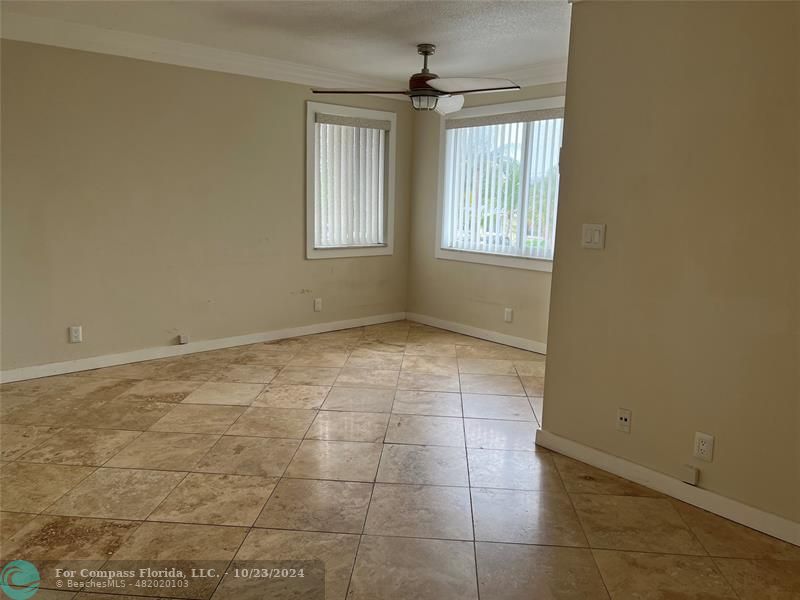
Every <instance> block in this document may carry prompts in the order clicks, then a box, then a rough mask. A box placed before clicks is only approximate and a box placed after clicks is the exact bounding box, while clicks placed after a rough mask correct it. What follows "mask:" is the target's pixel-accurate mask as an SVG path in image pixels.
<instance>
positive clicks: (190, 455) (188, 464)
mask: <svg viewBox="0 0 800 600" xmlns="http://www.w3.org/2000/svg"><path fill="white" fill-rule="evenodd" d="M218 439H219V436H218V435H213V434H207V433H168V432H163V431H145V432H144V433H142V434H141V435H140V436H139V437H138V438H137V439H136V440H135V441H134V442H132V443H131V444H130V445H128V446H127V447H126V448H124V449H123V450H121V451H120V452H119V453H118V454H116V455H115V456H114V457H113V458H112V459H111V460H109V461H108V462H107V463H106V464H105V466H106V467H121V468H126V469H165V470H171V471H190V470H192V469H193V468H194V466H195V465H196V464H197V462H198V461H199V460H200V459H201V458H202V457H203V455H204V454H205V453H206V452H208V450H209V449H210V448H211V446H213V445H214V444H215V443H216V441H217V440H218Z"/></svg>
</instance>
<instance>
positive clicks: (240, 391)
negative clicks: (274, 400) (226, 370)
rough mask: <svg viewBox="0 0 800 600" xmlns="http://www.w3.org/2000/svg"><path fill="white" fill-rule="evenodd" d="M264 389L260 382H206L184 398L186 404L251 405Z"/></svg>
mask: <svg viewBox="0 0 800 600" xmlns="http://www.w3.org/2000/svg"><path fill="white" fill-rule="evenodd" d="M263 389H264V386H263V385H261V384H258V383H224V382H222V383H220V382H216V381H212V382H208V383H204V384H203V385H201V386H200V387H199V388H197V389H196V390H195V391H193V392H192V393H191V394H189V395H188V396H186V398H184V400H183V403H184V404H226V405H235V406H249V405H250V404H252V403H253V401H254V400H255V399H256V397H257V396H258V395H259V394H260V393H261V391H262V390H263Z"/></svg>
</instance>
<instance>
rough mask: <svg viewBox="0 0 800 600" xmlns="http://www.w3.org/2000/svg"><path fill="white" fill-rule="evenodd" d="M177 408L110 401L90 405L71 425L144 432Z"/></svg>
mask: <svg viewBox="0 0 800 600" xmlns="http://www.w3.org/2000/svg"><path fill="white" fill-rule="evenodd" d="M175 407H176V405H175V404H174V403H171V402H155V401H151V400H144V401H141V402H130V401H128V400H120V399H115V400H108V401H105V402H96V403H89V404H86V405H85V406H84V407H83V410H82V411H81V413H80V415H79V416H78V417H77V418H75V419H74V420H73V421H72V422H71V423H65V425H66V424H71V425H73V426H75V427H98V428H101V429H130V430H135V431H144V430H145V429H149V428H150V427H151V426H152V425H154V424H155V423H156V422H157V421H158V420H159V419H161V418H162V417H163V416H164V415H166V414H168V413H169V412H170V411H171V410H173V409H174V408H175Z"/></svg>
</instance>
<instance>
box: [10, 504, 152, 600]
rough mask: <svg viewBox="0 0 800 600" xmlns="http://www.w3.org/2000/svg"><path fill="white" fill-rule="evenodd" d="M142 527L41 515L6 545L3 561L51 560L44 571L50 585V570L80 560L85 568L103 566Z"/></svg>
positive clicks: (125, 522) (67, 566) (71, 565)
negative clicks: (21, 559)
mask: <svg viewBox="0 0 800 600" xmlns="http://www.w3.org/2000/svg"><path fill="white" fill-rule="evenodd" d="M138 526H139V523H136V522H133V521H112V520H107V519H82V518H75V517H58V516H50V515H41V516H38V517H36V518H34V519H32V520H30V521H28V522H27V523H26V524H25V526H24V527H22V528H21V529H19V531H17V532H16V533H15V534H14V535H13V536H11V538H10V539H9V540H8V541H5V542H4V543H3V547H2V548H3V551H2V558H3V560H9V559H11V558H15V559H16V558H20V557H22V558H24V560H28V561H30V562H33V563H34V564H36V563H41V562H42V561H48V569H47V570H42V572H41V575H42V576H43V581H42V583H43V584H44V585H47V584H49V583H51V578H50V577H48V576H47V571H50V570H51V569H53V568H55V567H56V566H57V565H62V566H63V567H65V568H74V567H75V562H74V561H80V564H81V567H82V568H97V567H100V566H101V565H102V564H103V563H105V561H106V560H108V558H109V556H110V555H111V554H113V552H114V551H116V550H117V548H119V547H120V545H122V544H123V543H124V542H125V540H127V539H128V538H129V537H130V535H131V534H132V533H133V532H134V531H135V530H136V528H137V527H138ZM70 563H72V564H70ZM40 593H41V592H40ZM36 597H37V598H39V594H36Z"/></svg>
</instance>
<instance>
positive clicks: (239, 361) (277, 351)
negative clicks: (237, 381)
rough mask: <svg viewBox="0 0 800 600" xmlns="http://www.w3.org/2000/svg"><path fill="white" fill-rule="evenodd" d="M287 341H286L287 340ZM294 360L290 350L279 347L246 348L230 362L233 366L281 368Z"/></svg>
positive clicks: (257, 346)
mask: <svg viewBox="0 0 800 600" xmlns="http://www.w3.org/2000/svg"><path fill="white" fill-rule="evenodd" d="M287 341H288V340H287ZM293 358H294V352H293V351H292V350H291V349H290V348H286V347H284V348H282V347H279V346H267V345H256V346H248V347H246V348H245V349H244V350H242V352H240V353H239V355H238V356H236V358H234V359H233V360H232V361H231V364H235V365H257V366H264V367H282V366H284V365H287V364H288V363H289V361H290V360H292V359H293Z"/></svg>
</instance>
